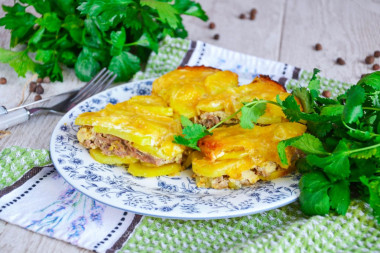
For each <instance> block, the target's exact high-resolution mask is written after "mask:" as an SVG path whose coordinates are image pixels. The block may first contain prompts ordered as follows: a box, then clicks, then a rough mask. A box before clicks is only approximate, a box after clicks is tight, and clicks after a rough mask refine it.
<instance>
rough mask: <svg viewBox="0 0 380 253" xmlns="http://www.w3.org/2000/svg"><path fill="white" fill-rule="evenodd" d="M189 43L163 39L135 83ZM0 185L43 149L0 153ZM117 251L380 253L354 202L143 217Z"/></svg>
mask: <svg viewBox="0 0 380 253" xmlns="http://www.w3.org/2000/svg"><path fill="white" fill-rule="evenodd" d="M189 45H190V41H188V40H181V39H166V40H164V41H163V43H162V44H161V47H160V49H159V52H158V54H153V55H152V56H151V58H150V60H149V62H148V64H147V67H146V70H145V72H139V73H137V74H136V76H135V79H140V80H141V79H147V78H151V77H156V76H159V75H161V74H163V73H165V72H167V71H170V70H172V69H174V68H175V67H177V66H178V65H179V64H180V63H181V60H182V59H183V57H184V55H185V54H186V51H187V50H188V48H189ZM311 75H312V73H311V72H309V71H305V70H302V72H301V74H300V79H299V80H290V81H289V82H288V83H287V88H292V87H295V86H300V85H301V86H302V85H305V84H306V83H307V81H308V80H309V79H310V77H311ZM348 87H349V84H346V83H342V82H339V81H335V80H331V79H327V78H322V89H327V90H330V91H331V92H332V93H333V95H334V94H338V93H340V92H342V91H344V90H345V89H347V88H348ZM0 158H1V161H0V173H1V178H0V184H1V185H0V187H5V186H8V185H10V184H12V182H14V181H15V180H17V179H18V178H19V177H20V176H22V174H23V173H25V172H26V171H27V169H28V168H31V167H33V166H37V165H40V166H41V165H45V164H47V163H50V159H49V156H48V152H47V151H46V150H32V149H24V148H20V147H12V148H7V149H5V150H3V151H2V152H1V153H0ZM120 252H380V232H379V226H378V225H377V223H376V221H375V219H374V218H373V216H372V210H371V208H370V207H369V205H368V204H366V203H364V202H363V201H359V200H354V201H352V203H351V206H350V208H349V210H348V212H347V214H346V216H338V215H336V214H333V213H332V214H330V215H326V216H313V217H308V216H305V215H304V214H302V212H301V211H300V208H299V204H298V203H293V204H290V205H287V206H285V207H282V208H278V209H274V210H271V211H267V212H264V213H260V214H255V215H249V216H245V217H239V218H230V219H220V220H208V221H207V220H202V221H183V220H170V219H160V218H152V217H144V219H143V221H142V222H141V224H140V225H139V226H138V227H137V228H136V230H135V231H134V233H133V235H132V236H131V237H130V239H129V240H128V242H127V243H126V244H125V245H124V247H123V248H122V249H121V250H120Z"/></svg>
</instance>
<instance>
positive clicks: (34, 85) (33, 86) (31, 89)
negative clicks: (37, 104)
mask: <svg viewBox="0 0 380 253" xmlns="http://www.w3.org/2000/svg"><path fill="white" fill-rule="evenodd" d="M36 88H37V83H36V82H30V83H29V92H35V91H36Z"/></svg>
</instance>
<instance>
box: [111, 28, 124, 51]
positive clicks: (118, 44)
mask: <svg viewBox="0 0 380 253" xmlns="http://www.w3.org/2000/svg"><path fill="white" fill-rule="evenodd" d="M126 39H127V34H126V33H125V29H124V28H121V30H120V31H117V32H115V31H113V32H111V42H112V47H111V55H112V56H117V55H119V54H121V51H122V50H123V46H124V43H125V40H126Z"/></svg>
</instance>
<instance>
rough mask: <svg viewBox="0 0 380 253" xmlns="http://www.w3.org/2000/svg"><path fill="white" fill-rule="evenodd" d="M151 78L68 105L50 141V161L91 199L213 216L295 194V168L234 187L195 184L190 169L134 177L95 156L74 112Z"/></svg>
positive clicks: (143, 210)
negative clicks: (85, 142) (80, 135)
mask: <svg viewBox="0 0 380 253" xmlns="http://www.w3.org/2000/svg"><path fill="white" fill-rule="evenodd" d="M151 88H152V80H144V81H137V82H132V83H127V84H124V85H120V86H117V87H115V88H112V89H109V90H107V91H104V92H102V93H99V94H97V95H95V96H93V97H91V98H89V99H87V100H85V101H83V102H82V103H80V104H79V105H77V106H76V107H75V108H73V109H72V110H71V111H69V112H68V113H67V114H66V115H65V116H64V117H63V118H62V119H61V120H60V121H59V122H58V124H57V126H56V127H55V129H54V132H53V134H52V137H51V141H50V152H51V158H52V161H53V163H54V165H55V167H56V169H57V170H58V172H59V173H60V174H61V175H62V176H63V178H64V179H65V180H66V181H67V182H68V183H70V184H71V185H72V186H73V187H74V188H76V189H77V190H79V191H81V192H82V193H84V194H86V195H87V196H90V197H92V198H93V199H95V200H97V201H100V202H103V203H105V204H108V205H110V206H114V207H116V208H120V209H123V210H126V211H130V212H134V213H139V214H144V215H149V216H156V217H162V218H175V219H218V218H228V217H236V216H244V215H248V214H254V213H258V212H263V211H266V210H270V209H274V208H278V207H281V206H284V205H286V204H289V203H291V202H293V201H295V200H296V199H297V197H298V196H299V188H298V181H299V175H298V174H291V175H288V176H285V177H283V178H279V179H276V180H273V181H265V182H258V183H256V184H255V185H254V186H251V187H244V188H241V189H239V190H228V189H223V190H215V189H204V188H198V187H197V186H196V184H195V182H194V180H193V179H192V177H191V175H192V172H191V170H189V169H188V170H185V171H183V172H182V173H181V174H180V176H176V177H166V176H161V177H156V178H139V177H134V176H132V175H130V174H129V173H128V172H127V170H126V169H125V168H124V167H121V166H113V165H106V164H100V163H97V162H95V161H94V160H93V159H92V158H91V156H90V155H89V153H88V151H87V150H86V149H85V148H84V147H82V146H81V145H80V144H79V142H78V140H77V138H76V133H77V131H78V126H76V125H75V124H74V120H75V118H76V117H77V116H78V115H79V114H81V113H83V112H88V111H96V110H100V109H102V108H104V107H105V106H106V104H108V103H117V102H121V101H125V100H128V99H129V98H130V97H132V96H135V95H146V94H149V93H150V91H151Z"/></svg>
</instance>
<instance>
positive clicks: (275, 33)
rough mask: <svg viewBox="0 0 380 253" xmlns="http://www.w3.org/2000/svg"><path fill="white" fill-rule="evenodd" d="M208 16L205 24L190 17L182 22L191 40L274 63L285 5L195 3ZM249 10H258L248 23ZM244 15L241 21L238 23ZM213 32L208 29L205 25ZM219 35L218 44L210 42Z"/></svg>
mask: <svg viewBox="0 0 380 253" xmlns="http://www.w3.org/2000/svg"><path fill="white" fill-rule="evenodd" d="M199 2H200V3H201V4H202V7H203V8H204V9H205V11H206V13H207V14H208V16H209V21H208V22H207V23H205V22H202V21H201V20H199V19H196V18H194V17H189V16H184V18H183V20H184V23H185V26H186V28H187V30H188V32H189V38H190V39H192V40H201V41H204V42H207V43H210V44H213V45H216V46H220V47H224V48H227V49H231V50H234V51H238V52H241V53H245V54H251V55H255V56H258V57H262V58H267V59H271V60H278V56H279V49H280V47H279V44H280V39H281V30H282V21H283V13H284V11H283V10H284V7H285V3H286V1H276V0H275V1H273V0H271V1H267V0H243V1H234V0H222V1H220V0H206V1H199ZM252 8H256V9H257V10H258V12H257V15H256V18H255V20H250V19H249V12H250V10H251V9H252ZM240 14H245V16H246V18H245V19H240V18H239V16H240ZM211 22H214V23H215V29H209V28H208V25H209V23H211ZM215 34H219V35H220V38H219V40H215V39H213V36H214V35H215Z"/></svg>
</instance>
